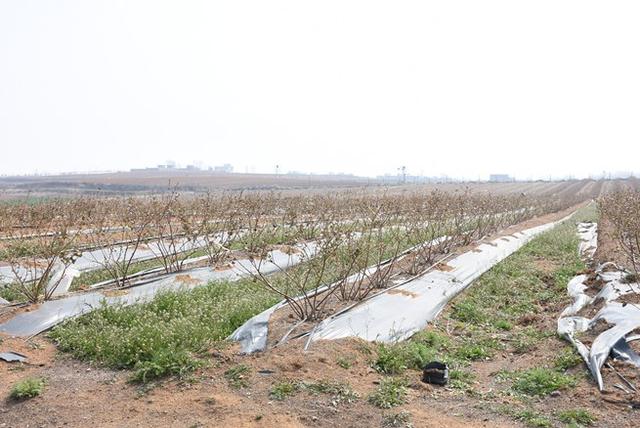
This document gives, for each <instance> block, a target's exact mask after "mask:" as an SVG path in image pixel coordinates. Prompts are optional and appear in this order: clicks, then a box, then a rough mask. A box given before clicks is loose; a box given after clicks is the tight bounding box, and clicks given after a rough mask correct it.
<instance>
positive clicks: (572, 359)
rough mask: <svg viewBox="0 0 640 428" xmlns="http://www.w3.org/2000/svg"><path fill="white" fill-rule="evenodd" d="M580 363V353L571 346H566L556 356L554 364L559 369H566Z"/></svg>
mask: <svg viewBox="0 0 640 428" xmlns="http://www.w3.org/2000/svg"><path fill="white" fill-rule="evenodd" d="M580 363H582V357H581V356H580V354H578V352H577V351H576V350H575V349H574V348H573V347H572V346H567V347H565V348H564V350H563V351H562V352H561V353H560V355H558V356H557V357H556V359H555V361H554V366H555V367H556V368H557V369H558V370H560V371H566V370H569V369H570V368H573V367H576V366H578V365H580Z"/></svg>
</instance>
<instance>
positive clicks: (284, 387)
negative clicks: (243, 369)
mask: <svg viewBox="0 0 640 428" xmlns="http://www.w3.org/2000/svg"><path fill="white" fill-rule="evenodd" d="M298 389H299V385H298V383H297V382H294V381H291V380H282V381H280V382H277V383H275V384H274V385H273V386H272V387H271V390H270V391H269V396H270V397H271V398H273V399H275V400H279V401H282V400H284V399H285V398H287V397H290V396H292V395H293V394H295V393H296V391H298Z"/></svg>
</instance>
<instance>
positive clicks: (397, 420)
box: [382, 412, 413, 428]
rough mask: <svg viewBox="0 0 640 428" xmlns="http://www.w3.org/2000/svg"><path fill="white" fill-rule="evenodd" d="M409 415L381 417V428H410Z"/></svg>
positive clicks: (401, 413)
mask: <svg viewBox="0 0 640 428" xmlns="http://www.w3.org/2000/svg"><path fill="white" fill-rule="evenodd" d="M412 426H413V425H412V424H411V414H410V413H409V412H399V413H389V414H385V415H382V427H383V428H396V427H402V428H410V427H412Z"/></svg>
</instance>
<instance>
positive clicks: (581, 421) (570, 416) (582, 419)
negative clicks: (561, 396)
mask: <svg viewBox="0 0 640 428" xmlns="http://www.w3.org/2000/svg"><path fill="white" fill-rule="evenodd" d="M558 419H560V421H562V422H564V423H565V424H568V425H570V426H590V425H593V424H594V423H595V422H596V420H597V419H596V417H595V416H593V415H592V414H591V413H589V412H587V411H586V410H583V409H571V410H563V411H561V412H558Z"/></svg>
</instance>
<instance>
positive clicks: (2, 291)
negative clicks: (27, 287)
mask: <svg viewBox="0 0 640 428" xmlns="http://www.w3.org/2000/svg"><path fill="white" fill-rule="evenodd" d="M0 297H2V298H3V299H5V300H6V301H8V302H11V303H17V302H25V301H27V300H28V299H27V296H25V295H24V293H22V291H20V287H19V286H18V285H16V284H4V285H0Z"/></svg>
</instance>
